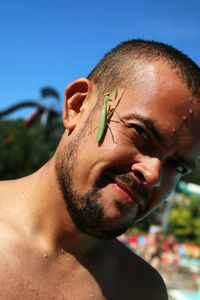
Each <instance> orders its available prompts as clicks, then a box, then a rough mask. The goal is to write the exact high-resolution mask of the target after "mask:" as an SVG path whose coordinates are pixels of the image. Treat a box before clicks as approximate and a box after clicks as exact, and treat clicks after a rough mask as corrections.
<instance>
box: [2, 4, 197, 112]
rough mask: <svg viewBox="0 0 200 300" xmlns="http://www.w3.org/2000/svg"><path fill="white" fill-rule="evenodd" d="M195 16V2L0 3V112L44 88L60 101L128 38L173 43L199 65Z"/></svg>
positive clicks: (37, 93) (34, 95) (31, 96)
mask: <svg viewBox="0 0 200 300" xmlns="http://www.w3.org/2000/svg"><path fill="white" fill-rule="evenodd" d="M199 12H200V1H199V0H190V1H188V0H160V1H158V0H151V1H148V0H140V1H134V0H132V1H131V0H123V1H122V0H121V1H119V0H115V1H114V0H110V1H109V0H107V1H105V0H101V1H94V0H93V1H92V0H89V1H87V0H85V1H80V0H77V1H67V0H66V1H63V0H57V1H50V0H49V1H46V0H45V1H43V0H40V1H39V0H35V1H27V0H26V1H25V0H16V1H15V0H13V1H9V0H7V1H1V4H0V40H1V43H0V45H1V46H0V47H1V48H0V49H1V50H0V53H1V55H0V110H1V109H3V108H5V107H7V106H8V105H10V104H12V103H15V102H17V101H18V100H22V99H38V100H39V99H40V93H39V89H40V88H41V87H44V86H52V87H54V88H55V89H57V90H58V92H59V93H60V95H61V98H63V93H64V89H65V87H66V85H67V84H69V83H70V82H71V81H72V80H74V79H76V78H79V77H82V76H87V74H88V73H89V72H90V70H91V69H92V68H93V66H94V65H95V64H96V63H97V62H98V60H99V59H100V58H101V57H102V56H103V55H104V54H105V53H106V52H107V51H109V50H110V49H111V48H113V47H114V46H116V45H117V44H119V43H120V42H121V41H124V40H128V39H132V38H145V39H154V40H158V41H162V42H166V43H169V44H172V45H173V46H175V47H177V48H178V49H180V50H182V51H183V52H185V53H186V54H188V55H189V56H190V57H191V58H192V59H194V60H195V61H196V62H197V63H198V64H199V65H200V17H199ZM61 102H62V101H60V107H61ZM26 114H29V112H28V111H21V112H20V115H23V116H25V115H26ZM18 115H19V114H18Z"/></svg>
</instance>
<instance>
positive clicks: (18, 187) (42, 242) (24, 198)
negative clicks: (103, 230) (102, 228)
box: [7, 158, 98, 255]
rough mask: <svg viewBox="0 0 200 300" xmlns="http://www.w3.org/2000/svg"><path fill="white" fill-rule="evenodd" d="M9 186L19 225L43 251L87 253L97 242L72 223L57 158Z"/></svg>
mask: <svg viewBox="0 0 200 300" xmlns="http://www.w3.org/2000/svg"><path fill="white" fill-rule="evenodd" d="M7 184H8V185H10V184H12V194H13V195H10V196H9V199H12V200H13V201H12V200H11V201H12V202H14V201H15V204H16V205H15V208H16V209H15V208H14V209H12V211H15V212H14V214H15V218H14V219H16V220H17V223H18V224H17V226H18V227H20V229H22V230H24V233H25V234H26V235H27V238H30V239H31V240H32V241H35V243H34V244H35V245H37V247H38V248H39V249H41V252H43V253H47V255H50V254H53V253H56V252H58V251H61V250H62V249H63V250H64V251H67V252H70V253H74V254H75V253H76V252H77V251H80V250H81V252H82V253H84V252H85V251H87V250H89V249H91V248H92V247H94V246H95V245H96V244H97V243H98V241H97V240H96V239H95V238H93V237H90V236H88V235H86V234H84V233H81V232H80V231H79V230H78V229H77V228H76V227H75V225H74V223H73V222H72V219H71V217H70V215H69V213H68V211H67V208H66V205H65V201H64V199H63V196H62V193H61V191H60V188H59V184H58V182H57V178H56V174H55V168H54V158H53V159H51V160H50V161H49V162H48V163H47V164H46V165H44V166H43V167H42V168H41V169H40V170H38V171H37V172H36V173H34V174H32V175H30V176H27V177H25V178H22V179H19V180H15V181H10V182H8V183H7ZM13 187H14V188H13ZM9 190H11V188H10V189H9ZM10 206H11V207H13V206H12V204H11V205H10ZM12 215H13V213H12ZM19 216H20V217H19Z"/></svg>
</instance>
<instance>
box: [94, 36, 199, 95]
mask: <svg viewBox="0 0 200 300" xmlns="http://www.w3.org/2000/svg"><path fill="white" fill-rule="evenodd" d="M160 59H161V60H164V61H166V62H167V63H168V64H169V65H170V66H171V67H172V69H174V70H175V71H176V72H177V74H179V76H180V78H182V79H183V81H184V82H185V83H186V85H187V86H188V88H189V89H191V91H192V93H193V94H195V95H199V96H200V77H199V67H198V66H197V65H196V64H195V63H194V62H193V61H192V60H191V59H190V58H189V57H188V56H187V55H185V54H183V53H182V52H180V51H179V50H177V49H175V48H174V47H172V46H170V45H167V44H164V43H159V42H154V41H146V40H141V39H140V40H130V41H126V42H123V43H121V44H120V45H118V46H117V47H115V48H113V49H112V50H111V51H109V52H108V53H107V54H106V55H105V56H104V57H103V58H102V59H101V60H100V62H99V63H98V64H97V65H96V67H95V68H94V69H93V70H92V71H91V72H90V74H89V75H88V79H90V80H92V81H93V82H94V83H95V85H96V88H97V91H98V92H99V94H100V95H103V94H104V93H105V92H107V91H112V90H114V89H115V88H116V87H117V86H121V85H122V84H123V87H127V86H130V83H133V84H134V80H136V79H137V75H138V72H139V71H140V67H141V64H142V63H149V62H156V61H158V60H160Z"/></svg>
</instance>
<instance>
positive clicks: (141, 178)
mask: <svg viewBox="0 0 200 300" xmlns="http://www.w3.org/2000/svg"><path fill="white" fill-rule="evenodd" d="M134 174H135V176H136V177H137V178H138V179H139V181H140V182H142V183H146V179H145V177H144V175H143V174H142V173H141V172H139V171H135V172H134Z"/></svg>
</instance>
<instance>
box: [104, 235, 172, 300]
mask: <svg viewBox="0 0 200 300" xmlns="http://www.w3.org/2000/svg"><path fill="white" fill-rule="evenodd" d="M110 247H111V249H112V253H113V255H115V258H116V260H117V264H116V270H115V274H116V275H115V276H116V280H117V282H118V283H119V284H117V287H116V288H117V289H118V288H119V290H118V291H117V294H118V295H120V294H121V293H122V291H123V296H124V298H121V297H119V299H127V300H129V299H137V300H146V299H147V300H149V299H151V300H167V299H168V296H167V289H166V286H165V283H164V281H163V279H162V277H161V275H160V274H159V273H158V271H156V270H155V269H154V268H153V267H152V266H151V265H149V264H148V263H147V262H146V261H144V260H143V259H142V258H141V257H139V256H138V255H136V254H135V253H134V252H133V251H131V250H130V249H129V248H128V247H126V246H125V245H124V244H122V243H121V242H119V241H117V240H115V241H113V242H112V243H111V245H110ZM125 295H126V296H125Z"/></svg>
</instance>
